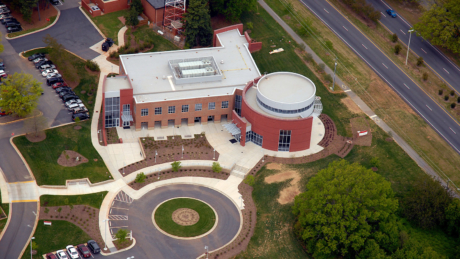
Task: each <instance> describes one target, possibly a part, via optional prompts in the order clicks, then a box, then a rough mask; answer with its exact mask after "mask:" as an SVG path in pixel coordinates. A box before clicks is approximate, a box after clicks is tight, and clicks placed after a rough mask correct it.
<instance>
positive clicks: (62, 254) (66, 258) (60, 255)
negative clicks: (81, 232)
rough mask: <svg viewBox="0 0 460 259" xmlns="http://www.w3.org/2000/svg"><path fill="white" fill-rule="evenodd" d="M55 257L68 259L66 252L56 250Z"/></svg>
mask: <svg viewBox="0 0 460 259" xmlns="http://www.w3.org/2000/svg"><path fill="white" fill-rule="evenodd" d="M56 255H57V257H58V258H59V259H69V257H68V256H67V254H66V252H64V251H63V250H57V251H56Z"/></svg>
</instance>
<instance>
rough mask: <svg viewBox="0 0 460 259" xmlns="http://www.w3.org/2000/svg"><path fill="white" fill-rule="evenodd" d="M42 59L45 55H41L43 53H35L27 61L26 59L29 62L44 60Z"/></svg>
mask: <svg viewBox="0 0 460 259" xmlns="http://www.w3.org/2000/svg"><path fill="white" fill-rule="evenodd" d="M44 57H45V54H43V53H35V54H33V55H31V56H29V57H28V58H27V59H28V60H29V61H32V60H34V59H37V58H44Z"/></svg>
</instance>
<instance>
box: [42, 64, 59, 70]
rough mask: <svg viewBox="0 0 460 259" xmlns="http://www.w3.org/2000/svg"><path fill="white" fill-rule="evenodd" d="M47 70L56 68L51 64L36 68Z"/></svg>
mask: <svg viewBox="0 0 460 259" xmlns="http://www.w3.org/2000/svg"><path fill="white" fill-rule="evenodd" d="M48 68H56V66H55V65H53V64H44V65H41V66H40V67H38V69H40V70H44V69H48Z"/></svg>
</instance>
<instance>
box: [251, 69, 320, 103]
mask: <svg viewBox="0 0 460 259" xmlns="http://www.w3.org/2000/svg"><path fill="white" fill-rule="evenodd" d="M257 88H258V89H259V91H260V93H261V94H263V95H264V96H265V97H267V98H268V99H270V100H272V101H275V102H278V103H288V104H289V103H299V102H303V101H305V100H308V99H310V98H311V96H312V95H314V94H315V91H316V88H315V85H314V84H313V82H311V81H310V80H309V79H307V78H305V77H303V76H301V75H298V74H294V73H286V72H280V73H278V72H277V73H272V74H268V75H266V76H264V77H263V78H261V79H260V81H259V82H258V83H257Z"/></svg>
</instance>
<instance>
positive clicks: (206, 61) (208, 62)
mask: <svg viewBox="0 0 460 259" xmlns="http://www.w3.org/2000/svg"><path fill="white" fill-rule="evenodd" d="M203 65H205V66H210V65H211V61H210V60H203Z"/></svg>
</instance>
